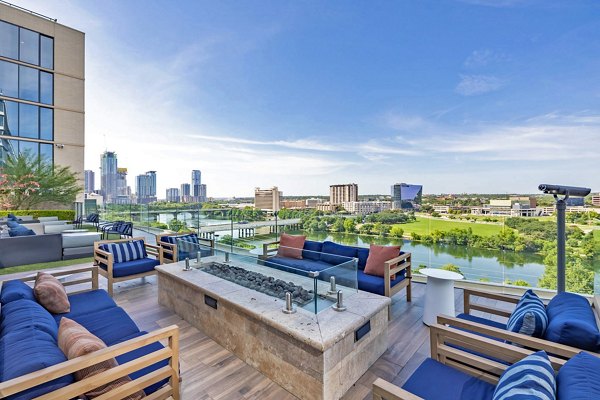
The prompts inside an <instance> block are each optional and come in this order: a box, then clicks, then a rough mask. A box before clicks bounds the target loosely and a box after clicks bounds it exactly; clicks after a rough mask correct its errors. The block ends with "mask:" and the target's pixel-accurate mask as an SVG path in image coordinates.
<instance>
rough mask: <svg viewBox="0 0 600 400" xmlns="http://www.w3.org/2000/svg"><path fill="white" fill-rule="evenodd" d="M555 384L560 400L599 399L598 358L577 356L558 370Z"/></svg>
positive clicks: (583, 354)
mask: <svg viewBox="0 0 600 400" xmlns="http://www.w3.org/2000/svg"><path fill="white" fill-rule="evenodd" d="M556 383H557V386H558V392H557V398H559V399H561V400H562V399H568V400H590V399H600V358H598V357H596V356H593V355H591V354H588V353H584V352H581V353H579V354H577V355H576V356H575V357H573V358H571V359H570V360H569V361H567V362H566V363H565V365H563V366H562V367H561V368H560V370H559V371H558V375H557V377H556Z"/></svg>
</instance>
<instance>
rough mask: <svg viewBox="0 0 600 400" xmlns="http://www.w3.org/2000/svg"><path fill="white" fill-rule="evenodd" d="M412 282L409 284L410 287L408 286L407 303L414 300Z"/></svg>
mask: <svg viewBox="0 0 600 400" xmlns="http://www.w3.org/2000/svg"><path fill="white" fill-rule="evenodd" d="M411 286H412V285H411V282H408V285H407V286H406V301H411V300H412V288H411Z"/></svg>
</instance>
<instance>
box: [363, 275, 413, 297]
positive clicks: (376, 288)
mask: <svg viewBox="0 0 600 400" xmlns="http://www.w3.org/2000/svg"><path fill="white" fill-rule="evenodd" d="M405 277H406V271H404V270H402V271H400V272H399V273H397V274H396V279H394V280H392V282H391V287H394V286H396V285H397V284H398V283H400V282H402V281H403V280H404V278H405ZM357 279H358V289H359V290H364V291H365V292H370V293H375V294H379V295H381V296H385V289H384V287H383V277H382V276H374V275H369V274H365V273H364V271H362V270H360V269H359V270H358V271H357Z"/></svg>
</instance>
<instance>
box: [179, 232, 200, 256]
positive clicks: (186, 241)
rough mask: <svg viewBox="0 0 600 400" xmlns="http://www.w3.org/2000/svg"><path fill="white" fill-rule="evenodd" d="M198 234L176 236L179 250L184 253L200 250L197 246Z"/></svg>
mask: <svg viewBox="0 0 600 400" xmlns="http://www.w3.org/2000/svg"><path fill="white" fill-rule="evenodd" d="M198 244H199V242H198V235H196V234H195V233H190V234H189V235H182V236H179V237H177V246H178V247H179V250H180V251H182V252H186V253H191V252H194V251H198V250H200V249H199V247H198Z"/></svg>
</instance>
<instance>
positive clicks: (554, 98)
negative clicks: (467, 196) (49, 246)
mask: <svg viewBox="0 0 600 400" xmlns="http://www.w3.org/2000/svg"><path fill="white" fill-rule="evenodd" d="M12 2H13V3H15V4H17V5H20V6H23V7H26V8H29V9H32V10H34V11H37V12H40V13H42V14H45V15H48V16H50V17H52V18H57V19H58V22H60V23H63V24H65V25H67V26H71V27H73V28H76V29H79V30H81V31H83V32H85V33H86V132H85V135H86V150H85V167H86V169H92V170H95V171H96V172H97V173H99V165H100V154H101V153H102V152H103V151H104V150H109V151H115V152H116V153H117V156H118V161H119V166H120V167H127V168H128V170H129V183H130V185H131V186H132V188H133V187H134V177H135V175H137V174H140V173H143V172H145V171H147V170H156V171H157V177H158V178H157V179H158V197H159V198H161V197H162V198H164V196H165V189H166V188H168V187H179V185H180V184H181V183H184V182H187V183H189V182H190V175H191V170H192V169H200V170H201V171H202V182H203V183H206V184H207V186H208V195H209V196H213V197H226V196H238V197H249V196H252V195H253V190H254V188H255V187H263V188H266V187H271V186H274V185H277V186H278V187H279V189H280V190H282V191H283V193H284V195H322V194H327V193H328V191H329V185H331V184H339V183H350V182H352V183H357V184H358V186H359V194H389V192H390V186H391V185H392V184H393V183H396V182H406V183H414V184H422V185H423V186H424V192H425V193H465V192H466V193H474V192H477V193H535V192H537V185H538V184H539V183H559V184H567V185H574V186H587V187H591V188H592V189H593V190H595V191H598V190H599V189H600V174H599V173H598V170H599V166H600V2H598V1H596V0H588V1H586V0H578V1H572V0H565V1H553V0H539V1H538V0H435V1H434V0H422V1H412V0H411V1H408V0H405V1H400V0H399V1H324V2H316V1H282V0H275V1H267V0H263V1H177V2H174V1H166V0H164V1H162V0H161V1H150V0H143V1H142V0H127V1H122V0H103V1H92V0H86V1H84V0H80V1H74V0H43V1H41V0H12ZM96 181H97V182H99V176H98V177H97V179H96ZM97 184H99V183H97Z"/></svg>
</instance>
